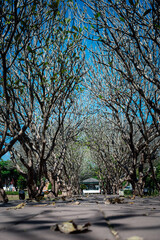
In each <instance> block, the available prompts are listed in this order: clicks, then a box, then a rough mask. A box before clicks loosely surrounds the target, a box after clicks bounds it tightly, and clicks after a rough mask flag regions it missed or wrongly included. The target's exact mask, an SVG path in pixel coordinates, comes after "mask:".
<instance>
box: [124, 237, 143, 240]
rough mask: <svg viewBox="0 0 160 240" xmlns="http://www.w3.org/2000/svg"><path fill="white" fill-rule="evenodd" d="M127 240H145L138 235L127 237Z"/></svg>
mask: <svg viewBox="0 0 160 240" xmlns="http://www.w3.org/2000/svg"><path fill="white" fill-rule="evenodd" d="M127 240H143V238H141V237H138V236H133V237H129V238H127Z"/></svg>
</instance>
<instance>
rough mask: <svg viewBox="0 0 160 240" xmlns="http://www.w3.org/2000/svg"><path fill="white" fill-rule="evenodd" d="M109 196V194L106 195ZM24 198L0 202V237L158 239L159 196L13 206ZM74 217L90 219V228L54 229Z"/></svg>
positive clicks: (25, 239) (30, 239) (31, 239)
mask: <svg viewBox="0 0 160 240" xmlns="http://www.w3.org/2000/svg"><path fill="white" fill-rule="evenodd" d="M106 198H108V197H106ZM22 202H23V201H13V202H10V203H8V204H2V203H0V239H1V240H9V239H12V240H51V239H52V240H63V239H64V240H72V239H73V240H75V239H76V240H81V239H83V240H126V239H132V238H131V237H133V236H137V237H139V238H133V239H134V240H135V239H136V240H138V239H139V240H140V239H143V240H159V239H160V197H156V198H136V199H134V200H131V199H125V200H124V203H120V204H112V203H111V204H109V201H108V200H104V196H103V195H94V196H89V197H77V198H74V199H66V200H62V199H59V200H56V201H55V204H53V202H52V201H45V202H43V201H42V202H40V203H36V202H27V203H26V205H25V206H24V208H22V209H17V210H15V209H13V208H11V207H13V206H16V205H17V204H19V203H22ZM70 220H73V221H74V222H75V223H76V224H85V223H87V222H90V224H91V226H90V227H89V231H86V232H82V233H75V234H64V233H61V232H57V231H51V230H50V227H51V226H53V225H54V224H55V223H58V224H61V223H62V222H65V221H70Z"/></svg>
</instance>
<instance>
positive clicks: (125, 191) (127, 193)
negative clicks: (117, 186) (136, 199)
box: [124, 190, 133, 196]
mask: <svg viewBox="0 0 160 240" xmlns="http://www.w3.org/2000/svg"><path fill="white" fill-rule="evenodd" d="M132 193H133V192H132V190H124V195H126V196H128V195H132Z"/></svg>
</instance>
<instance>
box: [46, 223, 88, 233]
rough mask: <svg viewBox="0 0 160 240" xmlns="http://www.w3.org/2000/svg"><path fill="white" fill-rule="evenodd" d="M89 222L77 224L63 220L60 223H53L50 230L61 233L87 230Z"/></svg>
mask: <svg viewBox="0 0 160 240" xmlns="http://www.w3.org/2000/svg"><path fill="white" fill-rule="evenodd" d="M89 226H90V223H86V224H84V225H77V224H75V223H74V222H73V221H69V222H63V223H62V224H55V225H53V226H51V228H50V229H51V230H52V231H60V232H62V233H66V234H67V233H79V232H84V231H87V230H88V227H89Z"/></svg>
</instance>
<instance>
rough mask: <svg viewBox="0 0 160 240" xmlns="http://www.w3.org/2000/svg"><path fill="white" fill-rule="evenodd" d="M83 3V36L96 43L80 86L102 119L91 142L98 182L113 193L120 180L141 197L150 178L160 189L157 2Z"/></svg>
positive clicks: (159, 34)
mask: <svg viewBox="0 0 160 240" xmlns="http://www.w3.org/2000/svg"><path fill="white" fill-rule="evenodd" d="M82 2H83V3H84V6H85V7H86V9H88V8H89V9H90V10H89V11H87V13H86V14H85V11H84V10H83V11H82V12H81V13H80V14H81V15H82V16H83V18H82V19H83V20H84V21H83V22H84V24H85V29H86V37H87V38H88V39H89V40H92V41H95V42H96V45H94V47H93V48H92V49H91V50H90V52H91V54H92V61H90V62H89V61H88V70H89V72H88V77H87V79H86V84H85V85H86V87H87V88H88V89H89V90H90V92H91V94H92V98H94V99H96V102H97V105H98V109H101V111H99V114H100V115H101V116H102V117H103V118H104V120H103V121H100V122H97V124H96V123H95V124H96V125H98V126H99V125H100V126H101V128H102V129H103V130H100V129H98V130H97V131H98V132H97V133H96V132H95V131H94V133H93V135H92V138H93V139H92V141H91V147H92V148H93V149H94V151H96V152H97V161H98V165H99V168H100V170H104V169H105V171H107V172H104V173H103V178H104V179H106V180H105V182H112V185H113V184H116V186H117V188H118V187H119V184H120V183H121V182H122V181H123V180H124V179H125V180H127V181H128V182H130V183H131V184H132V187H133V190H134V193H136V192H138V193H139V194H141V195H142V194H143V188H144V185H145V179H146V178H147V176H152V178H153V180H154V182H155V185H156V187H157V189H159V190H160V185H159V183H158V182H157V179H156V175H155V168H154V164H155V161H156V158H157V156H158V155H159V146H160V126H159V113H160V98H159V96H160V81H159V77H160V75H159V69H160V68H159V67H160V62H159V53H160V52H159V49H160V48H159V46H160V45H159V44H160V17H159V16H160V15H159V11H160V7H159V4H158V1H145V2H143V3H142V2H141V1H114V0H113V1H101V0H100V1H98V2H97V1H94V0H88V1H85V0H82ZM110 129H111V130H110ZM101 131H102V132H101ZM95 134H97V135H98V136H99V135H101V136H102V138H97V137H96V135H95ZM89 139H90V136H89ZM94 139H96V140H94ZM89 141H90V140H89ZM100 159H101V161H100ZM102 162H103V164H104V165H105V168H103V167H102V166H103V164H101V163H102ZM111 178H112V180H111ZM115 182H116V183H115Z"/></svg>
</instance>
